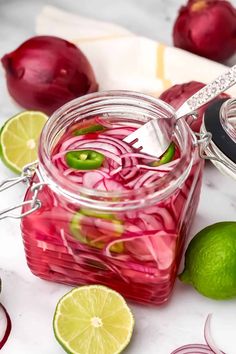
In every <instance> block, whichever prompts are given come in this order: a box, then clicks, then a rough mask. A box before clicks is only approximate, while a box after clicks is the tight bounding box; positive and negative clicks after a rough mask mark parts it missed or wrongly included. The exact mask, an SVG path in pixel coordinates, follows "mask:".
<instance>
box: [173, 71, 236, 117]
mask: <svg viewBox="0 0 236 354" xmlns="http://www.w3.org/2000/svg"><path fill="white" fill-rule="evenodd" d="M235 84H236V65H234V66H232V67H231V68H230V69H228V70H227V71H225V73H223V74H221V75H220V76H218V77H217V78H216V79H215V80H214V81H212V82H211V83H210V84H208V85H206V86H204V87H203V88H202V89H201V90H199V91H197V92H196V93H195V94H194V95H193V96H191V97H190V98H189V99H188V100H187V101H186V102H184V104H183V105H182V106H181V107H180V108H179V109H178V110H177V111H176V116H177V119H179V118H182V117H185V116H188V115H190V114H192V113H194V112H195V111H196V110H197V109H198V108H200V107H202V106H204V105H205V104H206V103H208V102H210V101H211V100H213V99H214V98H215V97H217V96H218V95H219V94H220V93H222V92H224V91H226V90H228V89H229V88H230V87H231V86H233V85H235Z"/></svg>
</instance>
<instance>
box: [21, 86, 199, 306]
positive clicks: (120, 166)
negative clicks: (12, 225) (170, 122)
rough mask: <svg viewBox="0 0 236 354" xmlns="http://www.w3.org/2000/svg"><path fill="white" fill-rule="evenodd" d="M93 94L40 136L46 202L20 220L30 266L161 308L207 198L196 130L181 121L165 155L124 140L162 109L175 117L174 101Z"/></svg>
mask: <svg viewBox="0 0 236 354" xmlns="http://www.w3.org/2000/svg"><path fill="white" fill-rule="evenodd" d="M86 97H87V98H84V99H78V100H75V101H72V102H71V103H69V104H67V105H65V106H64V107H62V108H61V109H60V110H59V111H57V112H56V113H55V114H54V115H53V116H52V117H51V118H50V120H49V122H48V123H47V125H46V126H45V128H44V131H43V133H42V137H41V144H40V147H39V166H38V170H39V173H38V174H36V175H35V177H34V181H33V182H32V184H31V185H33V184H34V183H37V182H38V179H39V176H40V179H41V180H40V182H41V183H42V181H43V186H42V188H41V190H40V192H39V195H38V198H39V199H40V201H41V207H40V208H39V209H38V210H37V211H36V212H34V213H32V214H30V215H28V216H26V217H24V219H23V220H22V234H23V240H24V245H25V252H26V257H27V262H28V265H29V267H30V269H31V271H32V272H33V273H34V274H35V275H37V276H39V277H41V278H43V279H46V280H51V281H56V282H61V283H66V284H71V285H80V284H96V283H99V284H104V285H107V286H109V287H111V288H113V289H116V290H118V291H119V292H120V293H121V294H123V295H124V296H125V297H127V298H129V299H132V300H135V301H137V302H142V303H150V304H157V305H158V304H162V303H164V302H165V301H167V300H168V298H169V296H170V293H171V290H172V288H173V285H174V281H175V278H176V274H177V270H178V265H179V262H180V259H181V256H182V250H183V245H184V242H185V240H186V236H187V235H188V233H189V229H190V226H191V223H192V221H193V218H194V215H195V213H196V209H197V205H198V201H199V195H200V189H201V181H202V169H203V162H202V160H201V159H200V158H199V155H198V150H197V147H196V145H195V144H194V138H193V134H192V132H191V131H190V129H189V128H188V126H187V124H186V123H185V122H184V121H183V122H181V121H179V122H178V124H177V127H176V129H175V132H174V135H173V143H172V144H171V146H170V147H169V149H168V150H167V152H166V153H165V154H164V155H163V156H162V157H161V158H160V160H157V159H155V158H153V157H151V156H148V155H145V154H143V153H142V152H139V151H136V150H135V149H134V148H132V146H130V145H129V144H127V143H125V142H124V141H123V139H124V138H125V137H126V136H127V135H128V134H130V133H131V132H133V131H134V130H136V129H137V128H138V127H139V126H140V125H141V124H143V123H145V121H148V120H149V119H150V118H152V119H153V118H155V117H154V115H155V114H156V116H157V117H160V115H161V117H162V118H163V119H173V117H174V112H173V110H172V108H171V107H170V106H168V105H166V104H165V103H163V102H162V101H159V100H156V99H153V98H150V97H147V96H144V95H141V94H136V93H131V92H122V91H120V92H111V93H99V94H93V95H89V96H86ZM31 195H32V192H31V189H30V188H29V189H28V192H27V194H26V200H27V199H29V198H31ZM26 210H27V209H26V207H25V210H24V211H26Z"/></svg>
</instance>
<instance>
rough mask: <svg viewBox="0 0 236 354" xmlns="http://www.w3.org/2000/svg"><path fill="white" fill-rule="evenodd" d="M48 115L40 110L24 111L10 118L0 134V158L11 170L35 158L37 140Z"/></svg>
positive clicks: (36, 155) (15, 169) (17, 171)
mask: <svg viewBox="0 0 236 354" xmlns="http://www.w3.org/2000/svg"><path fill="white" fill-rule="evenodd" d="M47 119H48V117H47V116H46V115H45V114H44V113H41V112H35V111H24V112H21V113H19V114H17V115H16V116H14V117H12V118H10V119H9V120H8V121H7V122H6V123H5V124H4V126H3V127H2V129H1V133H0V134H1V135H0V146H1V153H0V155H1V158H2V160H3V162H4V164H5V165H6V166H7V167H9V168H10V169H11V170H12V171H14V172H16V173H20V172H21V171H22V168H23V167H24V166H25V165H27V164H29V163H31V162H34V161H35V160H37V158H38V142H39V137H40V134H41V131H42V128H43V126H44V124H45V123H46V121H47Z"/></svg>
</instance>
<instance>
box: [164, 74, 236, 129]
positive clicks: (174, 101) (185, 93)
mask: <svg viewBox="0 0 236 354" xmlns="http://www.w3.org/2000/svg"><path fill="white" fill-rule="evenodd" d="M204 86H205V84H203V83H202V82H198V81H190V82H187V83H184V84H179V85H174V86H172V87H170V88H169V89H168V90H166V91H164V92H163V93H162V94H161V96H160V99H162V100H163V101H165V102H166V103H169V104H170V105H171V106H173V107H174V108H175V109H177V108H179V107H180V106H181V105H182V104H183V103H184V102H185V101H186V100H187V99H188V98H189V97H191V96H192V95H193V94H194V93H195V92H197V91H198V90H200V89H201V88H203V87H204ZM218 98H230V96H229V95H227V94H226V93H222V94H220V95H219V96H218ZM208 105H209V104H206V105H205V106H203V107H202V108H200V109H198V118H197V119H196V120H193V119H192V117H188V118H187V119H186V121H187V123H188V124H189V125H190V127H191V129H192V130H193V131H194V132H196V133H198V132H199V131H200V128H201V124H202V118H203V114H204V113H205V110H206V109H207V107H208Z"/></svg>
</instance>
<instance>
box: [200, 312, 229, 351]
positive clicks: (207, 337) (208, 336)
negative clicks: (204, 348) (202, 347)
mask: <svg viewBox="0 0 236 354" xmlns="http://www.w3.org/2000/svg"><path fill="white" fill-rule="evenodd" d="M211 318H212V314H209V315H208V316H207V319H206V323H205V327H204V338H205V341H206V343H207V345H208V347H210V348H211V350H212V352H213V353H215V354H225V353H223V352H222V351H221V350H220V349H219V348H218V347H217V346H216V344H215V342H214V340H213V338H212V336H211V329H210V325H211Z"/></svg>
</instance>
